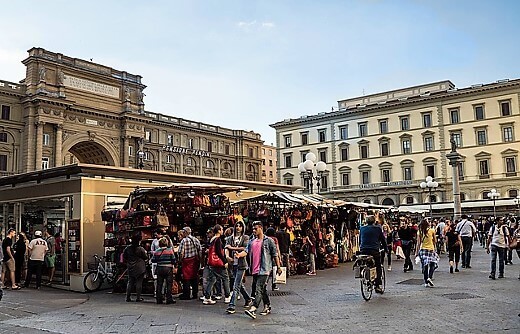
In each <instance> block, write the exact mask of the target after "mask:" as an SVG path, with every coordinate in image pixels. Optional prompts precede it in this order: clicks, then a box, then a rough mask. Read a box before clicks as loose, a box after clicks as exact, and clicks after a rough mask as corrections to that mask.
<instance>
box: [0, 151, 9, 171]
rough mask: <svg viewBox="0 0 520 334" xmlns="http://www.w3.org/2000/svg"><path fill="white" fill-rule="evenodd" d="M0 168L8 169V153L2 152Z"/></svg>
mask: <svg viewBox="0 0 520 334" xmlns="http://www.w3.org/2000/svg"><path fill="white" fill-rule="evenodd" d="M0 170H1V171H4V172H5V171H7V155H5V154H0Z"/></svg>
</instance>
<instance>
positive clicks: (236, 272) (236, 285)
mask: <svg viewBox="0 0 520 334" xmlns="http://www.w3.org/2000/svg"><path fill="white" fill-rule="evenodd" d="M245 272H246V270H245V269H238V266H233V276H234V277H235V281H234V282H233V294H232V295H231V301H230V302H229V307H235V300H236V298H237V297H238V294H239V293H241V294H242V296H243V297H244V300H245V302H246V303H247V301H248V300H249V299H251V297H249V294H248V293H247V291H246V288H245V287H244V283H242V279H243V278H244V274H245Z"/></svg>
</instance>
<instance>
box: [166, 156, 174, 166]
mask: <svg viewBox="0 0 520 334" xmlns="http://www.w3.org/2000/svg"><path fill="white" fill-rule="evenodd" d="M172 162H173V157H172V156H171V155H169V154H168V155H167V156H166V163H167V164H171V163H172Z"/></svg>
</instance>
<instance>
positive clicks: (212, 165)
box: [206, 160, 215, 169]
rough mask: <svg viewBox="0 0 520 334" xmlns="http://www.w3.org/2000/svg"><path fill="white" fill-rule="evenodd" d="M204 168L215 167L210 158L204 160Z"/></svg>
mask: <svg viewBox="0 0 520 334" xmlns="http://www.w3.org/2000/svg"><path fill="white" fill-rule="evenodd" d="M206 168H208V169H213V168H215V164H214V163H213V161H211V160H206Z"/></svg>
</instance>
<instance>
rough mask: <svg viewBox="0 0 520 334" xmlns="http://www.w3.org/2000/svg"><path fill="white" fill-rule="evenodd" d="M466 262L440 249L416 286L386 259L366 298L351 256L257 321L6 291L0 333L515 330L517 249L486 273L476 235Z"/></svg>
mask: <svg viewBox="0 0 520 334" xmlns="http://www.w3.org/2000/svg"><path fill="white" fill-rule="evenodd" d="M472 261H473V263H472V266H473V268H472V269H462V270H461V272H460V273H456V274H453V275H451V274H449V272H448V269H449V267H448V261H447V258H446V256H445V255H442V262H441V264H440V267H439V269H438V270H437V272H436V273H435V280H434V283H435V287H434V288H425V287H423V286H422V284H421V283H422V280H421V273H420V270H418V269H417V268H416V269H415V270H414V271H413V272H408V273H404V272H403V271H402V265H403V261H402V260H401V261H394V263H393V265H392V267H393V269H394V270H393V271H391V272H388V273H387V289H386V292H385V294H384V295H382V296H381V295H374V296H373V297H372V300H370V301H369V302H365V301H364V300H363V299H362V297H361V294H360V289H359V281H358V280H356V279H354V277H353V271H352V268H351V264H349V263H346V264H342V265H341V266H340V267H339V268H337V269H327V270H324V271H319V272H318V276H315V277H308V276H297V277H294V278H291V279H290V280H289V282H288V284H287V285H286V286H281V289H280V291H277V292H276V294H277V295H273V296H272V297H271V302H272V307H273V313H272V314H270V315H268V316H261V315H258V317H257V319H256V320H252V319H250V318H249V317H247V316H246V315H245V314H244V313H243V308H242V307H237V313H236V314H234V315H227V314H226V313H225V309H226V305H225V304H224V303H223V302H222V301H220V302H219V303H217V304H216V305H212V306H204V305H202V303H201V302H200V301H194V300H192V301H178V302H177V304H175V305H156V304H154V303H153V298H152V297H151V296H148V297H147V298H145V302H144V303H126V302H125V301H124V296H123V295H119V294H118V295H113V294H110V293H107V292H106V291H100V292H96V293H93V294H79V293H72V292H63V291H59V290H54V289H50V288H43V289H42V290H40V291H37V290H33V289H25V290H21V291H9V290H7V291H6V292H5V296H4V299H3V300H2V301H1V302H0V333H7V332H9V333H44V332H45V333H78V334H79V333H152V332H153V333H242V332H253V333H309V332H316V333H338V332H356V333H377V332H378V331H381V332H383V331H384V333H400V334H402V333H416V332H424V333H428V332H430V333H432V332H437V333H456V332H463V333H491V332H499V333H504V332H505V333H520V317H519V313H520V280H519V279H518V275H519V270H520V261H519V260H518V258H515V259H514V260H513V262H515V264H514V265H512V266H506V273H505V275H506V278H505V279H500V280H498V279H497V280H496V281H491V280H489V279H488V275H489V269H488V267H489V257H488V255H487V254H486V253H485V251H484V250H483V249H482V248H481V247H478V246H477V244H475V247H474V252H473V260H472ZM145 297H146V296H145ZM241 302H242V301H239V305H240V306H241Z"/></svg>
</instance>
